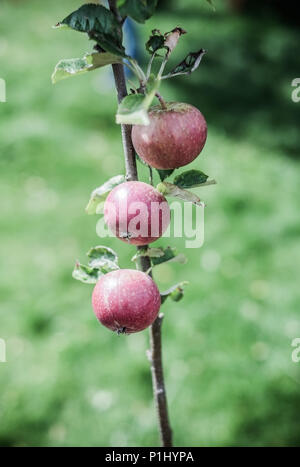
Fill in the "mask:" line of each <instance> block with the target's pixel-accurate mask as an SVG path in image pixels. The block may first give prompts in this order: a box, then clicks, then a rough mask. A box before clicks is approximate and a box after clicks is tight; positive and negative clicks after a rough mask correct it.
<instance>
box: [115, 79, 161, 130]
mask: <svg viewBox="0 0 300 467" xmlns="http://www.w3.org/2000/svg"><path fill="white" fill-rule="evenodd" d="M158 86H159V80H157V79H156V78H155V77H154V75H151V76H150V78H149V80H148V83H147V88H146V94H145V95H143V94H130V95H129V96H126V97H124V99H123V100H122V102H121V103H120V104H119V107H118V112H117V115H116V122H117V123H120V124H128V125H149V123H150V121H149V117H148V112H147V111H148V109H149V107H150V105H151V103H152V101H153V99H154V96H155V93H156V91H157V89H158Z"/></svg>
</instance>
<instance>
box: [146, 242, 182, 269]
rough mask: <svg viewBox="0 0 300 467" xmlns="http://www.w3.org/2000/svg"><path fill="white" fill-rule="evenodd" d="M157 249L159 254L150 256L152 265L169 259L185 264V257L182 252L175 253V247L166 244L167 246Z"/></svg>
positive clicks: (169, 260)
mask: <svg viewBox="0 0 300 467" xmlns="http://www.w3.org/2000/svg"><path fill="white" fill-rule="evenodd" d="M157 250H158V248H157ZM159 250H161V254H160V255H158V254H156V256H152V258H151V262H152V265H153V266H158V265H159V264H162V263H166V262H171V261H172V262H175V263H181V264H185V263H186V262H187V259H186V257H185V256H184V255H183V254H182V253H179V254H177V252H176V249H175V248H172V247H170V246H168V247H167V248H159Z"/></svg>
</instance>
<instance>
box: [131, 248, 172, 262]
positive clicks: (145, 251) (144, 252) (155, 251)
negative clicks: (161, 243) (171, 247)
mask: <svg viewBox="0 0 300 467" xmlns="http://www.w3.org/2000/svg"><path fill="white" fill-rule="evenodd" d="M142 256H148V257H149V258H160V257H161V256H164V251H163V249H162V248H149V247H146V248H140V249H139V250H137V252H136V254H135V255H134V256H133V257H132V258H131V261H133V262H135V261H137V260H138V259H139V258H141V257H142Z"/></svg>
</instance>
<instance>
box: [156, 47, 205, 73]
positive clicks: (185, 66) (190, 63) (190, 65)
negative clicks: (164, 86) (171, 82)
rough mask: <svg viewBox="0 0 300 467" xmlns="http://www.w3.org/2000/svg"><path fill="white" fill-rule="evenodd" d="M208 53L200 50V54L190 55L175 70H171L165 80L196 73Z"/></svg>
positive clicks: (193, 53) (192, 53)
mask: <svg viewBox="0 0 300 467" xmlns="http://www.w3.org/2000/svg"><path fill="white" fill-rule="evenodd" d="M205 53H206V50H204V49H200V50H199V51H198V52H191V53H189V54H188V55H187V56H186V57H185V59H184V60H182V62H181V63H179V65H177V66H176V67H175V68H173V70H171V71H170V72H169V73H168V74H167V75H166V76H164V78H172V77H173V76H176V75H178V74H180V75H190V74H191V73H192V72H193V71H195V70H196V69H197V68H198V66H199V65H200V62H201V60H202V57H203V55H204V54H205Z"/></svg>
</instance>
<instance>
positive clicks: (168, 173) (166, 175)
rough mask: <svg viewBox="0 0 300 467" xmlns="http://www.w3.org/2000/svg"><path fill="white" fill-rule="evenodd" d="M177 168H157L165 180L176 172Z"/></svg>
mask: <svg viewBox="0 0 300 467" xmlns="http://www.w3.org/2000/svg"><path fill="white" fill-rule="evenodd" d="M174 170H175V169H168V170H161V169H156V171H157V173H158V175H159V178H160V179H161V181H162V182H163V181H164V180H165V179H166V178H168V177H169V176H170V175H172V173H173V172H174Z"/></svg>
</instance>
